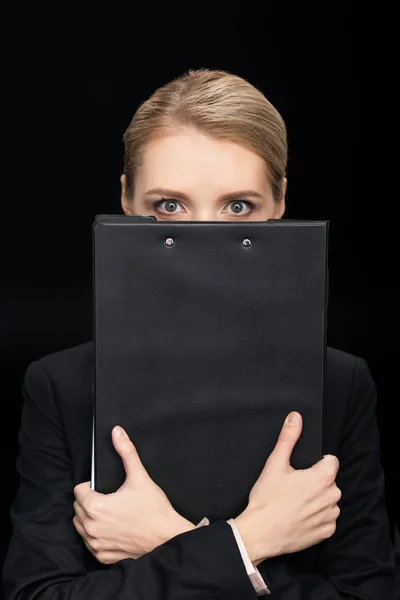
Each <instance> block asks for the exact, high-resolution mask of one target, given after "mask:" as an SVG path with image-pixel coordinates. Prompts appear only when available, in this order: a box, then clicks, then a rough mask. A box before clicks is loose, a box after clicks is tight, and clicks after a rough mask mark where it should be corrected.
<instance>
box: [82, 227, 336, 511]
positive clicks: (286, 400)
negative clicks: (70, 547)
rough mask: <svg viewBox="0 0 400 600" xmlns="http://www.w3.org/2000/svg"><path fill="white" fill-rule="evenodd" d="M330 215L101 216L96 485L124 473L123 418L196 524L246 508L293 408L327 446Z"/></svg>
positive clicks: (300, 462) (314, 442)
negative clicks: (118, 430)
mask: <svg viewBox="0 0 400 600" xmlns="http://www.w3.org/2000/svg"><path fill="white" fill-rule="evenodd" d="M327 255H328V222H327V221H292V220H291V221H289V220H270V221H266V222H245V223H244V222H240V223H237V222H236V223H235V222H226V221H224V222H219V221H218V222H187V221H186V222H183V221H173V222H172V221H170V222H166V221H156V220H155V219H154V217H132V216H127V215H98V216H97V217H96V219H95V221H94V223H93V308H94V349H95V360H94V374H93V375H94V381H93V384H94V385H93V392H94V432H93V461H92V467H93V472H92V486H93V488H94V489H95V490H97V491H99V492H102V493H109V492H114V491H116V490H117V489H118V488H119V486H120V485H121V484H122V483H123V481H124V470H123V466H122V463H121V460H120V458H119V456H118V455H117V453H116V452H115V450H114V448H113V446H112V442H111V430H112V428H113V426H115V425H121V426H123V427H124V428H125V429H126V430H127V432H128V434H129V436H130V437H131V439H132V441H133V442H134V443H135V445H136V447H137V450H138V452H139V456H140V457H141V460H142V462H143V464H144V466H145V467H146V469H147V470H148V472H149V474H150V476H151V477H152V478H153V479H154V480H155V481H156V483H157V484H158V485H160V487H161V488H162V489H163V490H164V491H165V493H166V494H167V496H168V498H169V499H170V501H171V503H172V505H173V506H174V507H175V509H176V510H177V511H178V512H179V513H180V514H182V515H183V516H184V517H186V518H187V519H190V520H191V521H192V522H197V521H199V520H200V519H201V518H203V517H204V516H207V517H208V518H209V519H211V520H216V519H228V518H231V517H235V516H237V515H238V514H239V513H240V512H241V511H242V510H243V509H244V508H245V506H246V505H247V499H248V494H249V492H250V490H251V487H252V486H253V484H254V482H255V481H256V479H257V478H258V476H259V474H260V472H261V470H262V468H263V466H264V464H265V461H266V459H267V457H268V455H269V454H270V452H271V451H272V450H273V447H274V445H275V443H276V440H277V437H278V434H279V431H280V429H281V426H282V424H283V421H284V419H285V417H286V415H287V414H288V413H289V412H290V411H292V410H297V411H299V412H300V413H301V414H302V415H303V420H304V427H303V433H302V436H301V438H300V440H299V441H298V443H297V445H296V447H295V450H294V452H293V455H292V465H293V466H294V467H295V468H306V467H309V466H311V465H312V464H313V463H315V462H317V461H318V460H320V458H321V457H322V455H323V448H322V436H323V412H324V386H325V362H326V308H327Z"/></svg>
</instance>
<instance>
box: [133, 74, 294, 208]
mask: <svg viewBox="0 0 400 600" xmlns="http://www.w3.org/2000/svg"><path fill="white" fill-rule="evenodd" d="M181 127H191V128H195V129H197V130H198V131H199V132H201V133H203V134H205V135H209V136H210V137H212V138H214V139H218V140H225V141H231V142H236V143H238V144H240V145H242V146H244V147H246V148H248V149H249V150H251V151H253V152H255V153H256V154H257V155H259V156H260V157H261V158H263V159H264V161H265V163H266V165H267V167H268V175H269V178H270V182H271V186H272V192H273V196H274V199H275V201H277V202H278V201H279V200H280V199H281V197H282V184H283V180H284V177H285V175H286V166H287V135H286V126H285V123H284V121H283V119H282V117H281V116H280V114H279V113H278V111H277V110H276V108H274V106H272V104H271V103H270V102H269V101H268V100H267V98H266V97H265V96H264V94H262V92H260V91H259V90H258V89H257V88H255V87H254V86H253V85H251V84H250V83H249V82H248V81H246V80H245V79H242V78H241V77H238V76H237V75H232V74H231V73H227V72H225V71H217V70H209V69H199V70H192V71H189V72H188V73H185V74H184V75H182V76H180V77H178V78H177V79H174V80H173V81H171V82H170V83H167V84H166V85H164V86H163V87H161V88H159V89H158V90H156V91H155V92H154V93H153V94H152V96H150V98H149V99H148V100H146V101H145V102H144V103H143V104H141V106H140V107H139V108H138V110H137V111H136V113H135V115H134V117H133V119H132V121H131V123H130V125H129V127H128V128H127V130H126V131H125V134H124V137H123V140H124V146H125V154H124V174H125V177H126V193H127V195H128V197H129V196H133V191H134V182H135V176H136V173H137V170H138V168H139V167H140V164H141V162H142V160H143V155H144V152H145V150H146V146H147V145H148V144H149V142H151V141H153V140H154V139H156V138H159V137H162V136H163V135H166V134H168V133H171V131H174V130H175V131H176V129H177V128H178V129H179V128H181Z"/></svg>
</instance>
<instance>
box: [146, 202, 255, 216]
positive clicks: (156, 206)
mask: <svg viewBox="0 0 400 600" xmlns="http://www.w3.org/2000/svg"><path fill="white" fill-rule="evenodd" d="M168 201H170V202H176V203H177V204H179V201H178V200H175V199H174V198H162V199H161V200H157V201H156V202H154V204H153V208H154V209H155V210H158V208H159V206H161V204H162V203H163V202H168ZM234 202H242V203H243V204H246V206H248V207H249V208H251V209H252V210H253V209H254V208H255V207H256V205H255V204H254V202H251V201H250V200H245V199H243V200H231V201H230V202H229V203H228V205H227V206H229V204H233V203H234ZM162 214H163V215H165V214H166V213H164V212H163V213H162ZM170 214H174V213H170ZM231 214H232V216H234V217H236V218H237V217H242V216H247V215H248V214H250V213H247V214H246V215H242V214H241V213H239V214H235V213H231Z"/></svg>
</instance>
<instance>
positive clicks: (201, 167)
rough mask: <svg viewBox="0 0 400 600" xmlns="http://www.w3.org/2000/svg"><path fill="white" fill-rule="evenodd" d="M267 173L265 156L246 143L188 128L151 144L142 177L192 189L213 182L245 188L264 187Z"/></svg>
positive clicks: (153, 183)
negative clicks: (249, 147) (247, 146)
mask: <svg viewBox="0 0 400 600" xmlns="http://www.w3.org/2000/svg"><path fill="white" fill-rule="evenodd" d="M267 175H268V174H267V168H266V164H265V162H264V160H263V159H262V158H261V157H260V156H258V155H257V154H256V153H255V152H252V151H251V150H249V149H247V148H245V147H244V146H242V145H240V144H237V143H234V142H231V141H226V140H216V139H213V138H211V137H209V136H206V135H203V134H201V133H199V132H196V131H192V130H184V131H181V132H179V133H175V134H171V135H167V136H164V137H161V138H158V139H155V140H153V141H152V142H151V143H150V144H149V145H148V147H147V149H146V151H145V154H144V159H143V163H142V165H141V168H140V170H139V173H138V180H139V179H140V180H141V184H142V185H143V186H144V187H155V186H163V187H169V186H170V187H172V188H173V189H176V188H177V187H178V186H179V187H180V188H187V189H189V188H190V187H193V186H195V185H200V184H201V185H207V184H208V185H211V184H212V185H213V186H217V187H219V188H221V189H226V188H235V187H237V188H243V189H244V188H252V187H253V188H254V187H255V186H256V187H258V188H264V187H265V186H266V185H268V176H267ZM138 183H139V181H138ZM261 191H262V190H261Z"/></svg>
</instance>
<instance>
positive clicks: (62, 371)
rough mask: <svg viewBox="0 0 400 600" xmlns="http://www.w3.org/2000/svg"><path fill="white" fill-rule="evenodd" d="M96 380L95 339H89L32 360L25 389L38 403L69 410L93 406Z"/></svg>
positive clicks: (64, 410) (83, 409)
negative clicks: (93, 385) (94, 372)
mask: <svg viewBox="0 0 400 600" xmlns="http://www.w3.org/2000/svg"><path fill="white" fill-rule="evenodd" d="M92 381H93V342H86V343H85V344H80V345H77V346H73V347H71V348H66V349H64V350H60V351H58V352H53V353H51V354H47V355H45V356H42V357H40V358H38V359H36V360H34V361H33V362H31V363H30V364H29V365H28V367H27V369H26V372H25V378H24V384H23V387H24V392H25V396H28V397H30V398H31V399H32V400H34V401H36V403H37V404H38V405H39V404H43V403H45V402H46V398H48V403H51V404H55V405H57V406H58V410H59V411H61V413H63V412H69V411H70V409H71V408H74V407H75V406H76V407H77V408H78V409H79V411H80V413H82V411H85V410H86V411H87V412H88V415H89V410H90V409H91V402H92Z"/></svg>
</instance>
